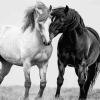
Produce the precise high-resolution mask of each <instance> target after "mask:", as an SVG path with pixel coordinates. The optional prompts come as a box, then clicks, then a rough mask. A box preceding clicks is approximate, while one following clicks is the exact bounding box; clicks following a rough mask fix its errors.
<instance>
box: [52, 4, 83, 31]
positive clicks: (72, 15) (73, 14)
mask: <svg viewBox="0 0 100 100" xmlns="http://www.w3.org/2000/svg"><path fill="white" fill-rule="evenodd" d="M51 15H52V16H53V18H54V17H59V18H61V16H62V15H64V16H66V17H64V18H65V20H64V23H65V27H66V26H67V28H69V30H73V29H74V28H75V27H76V26H77V24H78V23H77V22H78V21H80V22H79V23H80V25H81V28H82V29H85V25H84V22H83V19H82V18H81V16H80V15H79V13H78V12H77V11H75V10H74V9H71V8H69V7H68V6H67V5H66V7H58V8H54V9H53V10H52V13H51Z"/></svg>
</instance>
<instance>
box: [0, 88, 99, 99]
mask: <svg viewBox="0 0 100 100" xmlns="http://www.w3.org/2000/svg"><path fill="white" fill-rule="evenodd" d="M38 91H39V86H32V87H31V89H30V100H34V98H35V97H36V95H37V93H38ZM55 92H56V88H48V87H46V89H45V91H44V95H43V98H42V100H78V95H79V89H78V88H71V89H67V88H62V89H61V98H59V99H55V98H54V94H55ZM23 96H24V87H22V86H10V87H3V86H1V87H0V100H22V99H23ZM87 100H100V90H99V89H96V90H93V91H92V92H91V93H89V95H88V99H87Z"/></svg>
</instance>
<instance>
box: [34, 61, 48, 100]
mask: <svg viewBox="0 0 100 100" xmlns="http://www.w3.org/2000/svg"><path fill="white" fill-rule="evenodd" d="M38 67H39V75H40V90H39V92H38V95H37V97H36V100H37V99H39V98H41V97H42V95H43V91H44V89H45V87H46V83H47V81H46V72H47V67H48V61H47V62H45V63H43V64H42V65H39V66H38Z"/></svg>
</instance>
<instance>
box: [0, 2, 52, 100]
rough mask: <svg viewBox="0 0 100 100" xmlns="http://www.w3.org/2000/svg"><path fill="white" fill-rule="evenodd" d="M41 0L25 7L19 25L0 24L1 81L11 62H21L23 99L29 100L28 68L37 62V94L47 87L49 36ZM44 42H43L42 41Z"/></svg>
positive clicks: (50, 51) (46, 10)
mask: <svg viewBox="0 0 100 100" xmlns="http://www.w3.org/2000/svg"><path fill="white" fill-rule="evenodd" d="M51 9H52V7H51V6H50V8H47V7H46V6H45V5H44V4H43V3H42V2H37V3H36V5H35V6H33V7H31V8H30V9H28V10H27V11H26V15H25V20H24V25H23V26H22V28H17V27H15V26H7V25H6V26H2V27H0V61H1V63H2V68H1V72H0V84H1V82H2V81H3V79H4V77H5V76H6V75H7V74H8V73H9V71H10V69H11V66H12V65H19V66H23V70H24V75H25V95H24V100H29V89H30V87H31V80H30V68H31V66H34V65H37V66H38V68H39V74H40V80H41V81H40V90H39V93H38V95H37V97H36V98H41V97H42V94H43V91H44V88H45V87H46V71H47V67H48V60H49V58H50V56H51V54H52V45H51V41H50V39H49V32H48V28H49V23H50V22H51V18H50V12H51ZM44 43H45V44H46V45H45V44H44Z"/></svg>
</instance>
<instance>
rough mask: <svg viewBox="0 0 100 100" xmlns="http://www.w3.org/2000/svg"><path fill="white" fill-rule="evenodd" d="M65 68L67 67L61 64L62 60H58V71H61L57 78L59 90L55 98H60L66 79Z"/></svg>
mask: <svg viewBox="0 0 100 100" xmlns="http://www.w3.org/2000/svg"><path fill="white" fill-rule="evenodd" d="M65 67H66V65H65V64H64V63H62V62H61V60H60V59H59V58H58V70H59V75H58V78H57V90H56V95H55V98H58V97H59V96H60V89H61V86H62V84H63V81H64V78H63V75H64V72H65Z"/></svg>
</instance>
